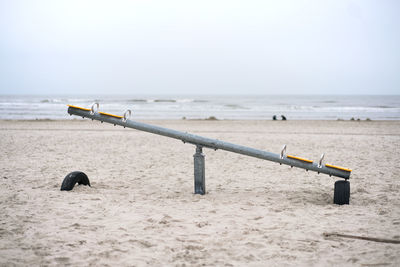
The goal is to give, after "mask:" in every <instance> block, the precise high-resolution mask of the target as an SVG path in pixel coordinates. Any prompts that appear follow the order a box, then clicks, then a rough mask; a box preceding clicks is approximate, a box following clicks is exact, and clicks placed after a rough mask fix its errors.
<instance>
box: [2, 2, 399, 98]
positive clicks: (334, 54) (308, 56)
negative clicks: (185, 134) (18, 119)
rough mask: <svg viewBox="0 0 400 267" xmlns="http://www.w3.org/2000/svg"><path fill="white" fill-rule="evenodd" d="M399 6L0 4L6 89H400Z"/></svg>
mask: <svg viewBox="0 0 400 267" xmlns="http://www.w3.org/2000/svg"><path fill="white" fill-rule="evenodd" d="M399 14H400V1H396V0H393V1H386V0H381V1H379V0H376V1H368V0H359V1H356V0H354V1H338V0H334V1H320V0H315V1H298V0H296V1H232V0H230V1H216V0H214V1H187V0H186V1H145V0H137V1H133V0H132V1H98V0H93V1H83V0H75V1H74V0H68V1H54V0H48V1H40V0H39V1H30V0H26V1H18V0H9V1H5V0H0V93H1V94H20V93H21V94H22V93H23V94H47V93H51V94H75V93H76V94H78V93H79V94H114V93H120V94H183V93H185V94H399V93H400V15H399Z"/></svg>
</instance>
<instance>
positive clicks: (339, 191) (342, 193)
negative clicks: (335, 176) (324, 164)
mask: <svg viewBox="0 0 400 267" xmlns="http://www.w3.org/2000/svg"><path fill="white" fill-rule="evenodd" d="M333 203H335V204H338V205H343V204H349V203H350V183H349V181H343V180H340V181H336V182H335V190H334V196H333Z"/></svg>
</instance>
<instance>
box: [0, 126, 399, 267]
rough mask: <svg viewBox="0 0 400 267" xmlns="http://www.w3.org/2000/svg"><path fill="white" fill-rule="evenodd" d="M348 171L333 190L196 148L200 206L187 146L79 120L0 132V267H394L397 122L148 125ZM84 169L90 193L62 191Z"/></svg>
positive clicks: (283, 170) (274, 167)
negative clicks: (343, 190) (343, 187)
mask: <svg viewBox="0 0 400 267" xmlns="http://www.w3.org/2000/svg"><path fill="white" fill-rule="evenodd" d="M148 122H149V123H153V124H157V125H160V126H164V127H169V128H173V129H177V130H182V131H187V132H191V133H195V134H199V135H203V136H207V137H211V138H218V139H220V140H224V141H229V142H233V143H238V144H241V145H247V146H250V147H254V148H258V149H263V150H268V151H271V152H275V153H279V152H280V149H281V147H282V145H283V144H287V150H288V153H290V154H293V155H298V156H302V157H306V158H311V159H315V160H317V159H318V158H319V156H320V154H321V153H325V161H326V162H327V163H332V164H336V165H340V166H343V167H348V168H351V169H353V172H352V175H351V179H350V181H351V199H350V205H343V206H339V205H334V204H333V185H334V182H335V181H336V180H337V178H335V177H329V176H327V175H323V174H319V175H318V174H317V173H314V172H306V171H304V170H301V169H295V168H293V169H291V168H290V167H288V166H280V165H279V164H276V163H272V162H268V161H264V160H260V159H255V158H250V157H246V156H242V155H238V154H234V153H230V152H226V151H220V150H217V151H214V150H210V149H205V150H204V152H205V154H206V183H207V194H206V195H203V196H201V195H194V194H193V154H194V150H195V149H194V146H192V145H189V144H183V143H182V142H180V141H178V140H174V139H169V138H166V137H161V136H156V135H153V134H149V133H144V132H139V131H136V130H132V129H123V128H122V127H114V126H112V125H107V124H105V123H104V124H100V123H99V122H96V121H90V120H75V121H1V122H0V149H1V158H0V169H1V173H0V183H1V184H0V190H1V192H0V205H1V207H0V265H1V266H38V265H43V266H46V265H71V266H146V265H150V266H399V265H400V244H389V243H379V242H373V241H367V240H358V239H351V238H340V237H332V236H331V237H326V236H324V233H341V234H349V235H360V236H371V237H377V238H387V239H396V240H400V164H399V159H400V122H399V121H390V122H389V121H388V122H383V121H382V122H377V121H369V122H367V121H362V122H357V121H286V122H283V121H275V122H274V121H188V120H186V121H185V120H182V121H178V120H177V121H148ZM75 170H80V171H84V172H85V173H86V174H87V175H88V176H89V179H90V182H91V184H92V187H88V186H83V185H81V186H78V185H77V186H76V187H75V188H74V190H73V191H69V192H66V191H60V186H61V183H62V181H63V179H64V177H65V176H66V175H67V174H68V173H69V172H72V171H75Z"/></svg>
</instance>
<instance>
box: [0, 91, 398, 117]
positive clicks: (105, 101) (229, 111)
mask: <svg viewBox="0 0 400 267" xmlns="http://www.w3.org/2000/svg"><path fill="white" fill-rule="evenodd" d="M94 102H98V103H99V104H100V110H101V111H104V112H108V113H112V114H119V115H122V114H123V113H124V111H125V110H126V109H130V110H132V118H135V119H183V118H186V119H206V118H209V117H215V118H217V119H229V120H232V119H246V120H247V119H254V120H271V119H272V117H273V116H274V115H276V116H277V118H278V119H280V118H281V115H284V116H285V117H286V118H287V119H288V120H340V119H342V120H349V119H351V118H354V119H361V120H366V119H371V120H399V119H400V96H376V95H375V96H338V95H336V96H326V95H324V96H321V95H282V96H279V95H198V96H196V95H147V96H146V95H118V96H107V95H73V96H72V95H70V96H68V95H64V96H59V95H58V96H56V95H53V96H52V95H47V96H38V95H36V96H29V95H14V96H13V95H0V119H3V120H4V119H12V120H35V119H54V120H63V119H72V118H74V117H70V116H69V115H68V114H67V104H71V105H76V106H81V107H86V108H90V106H91V105H92V103H94ZM75 118H76V117H75Z"/></svg>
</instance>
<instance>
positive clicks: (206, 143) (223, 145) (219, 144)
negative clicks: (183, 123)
mask: <svg viewBox="0 0 400 267" xmlns="http://www.w3.org/2000/svg"><path fill="white" fill-rule="evenodd" d="M68 113H69V114H70V115H76V116H80V117H83V118H90V119H92V120H98V121H101V122H107V123H111V124H114V125H120V126H123V127H129V128H133V129H136V130H140V131H144V132H149V133H153V134H157V135H162V136H166V137H170V138H174V139H178V140H182V141H183V142H184V143H190V144H193V145H195V146H196V154H194V158H195V160H194V164H195V166H194V167H195V193H199V194H204V193H205V175H204V155H203V153H202V148H203V147H207V148H212V149H215V150H216V149H222V150H226V151H230V152H234V153H238V154H242V155H246V156H250V157H255V158H259V159H265V160H269V161H273V162H277V163H279V164H285V165H289V166H291V167H297V168H302V169H305V170H307V171H308V170H310V171H315V172H318V173H324V174H327V175H330V176H337V177H341V178H345V179H349V178H350V173H351V170H349V169H346V168H341V167H337V166H334V165H329V164H326V165H322V164H320V163H316V162H314V161H311V160H306V159H302V158H299V157H295V156H290V155H284V154H283V153H282V154H281V155H279V154H274V153H271V152H267V151H263V150H259V149H255V148H250V147H246V146H241V145H236V144H232V143H228V142H224V141H220V140H216V139H211V138H206V137H202V136H199V135H194V134H190V133H184V132H180V131H176V130H172V129H168V128H163V127H159V126H154V125H150V124H146V123H142V122H137V121H133V120H129V119H127V120H125V119H124V117H122V116H117V115H112V114H108V113H104V112H97V111H93V107H92V110H91V109H85V108H80V107H76V106H71V105H69V108H68Z"/></svg>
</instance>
